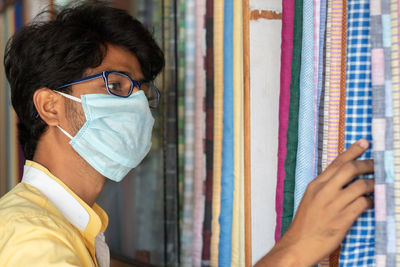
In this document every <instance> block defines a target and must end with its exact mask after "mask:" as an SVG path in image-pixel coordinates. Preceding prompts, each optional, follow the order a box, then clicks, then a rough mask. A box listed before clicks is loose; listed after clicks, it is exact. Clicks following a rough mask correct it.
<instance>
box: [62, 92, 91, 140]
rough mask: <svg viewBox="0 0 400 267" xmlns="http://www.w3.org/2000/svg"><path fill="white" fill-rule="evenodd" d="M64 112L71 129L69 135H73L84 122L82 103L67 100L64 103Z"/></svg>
mask: <svg viewBox="0 0 400 267" xmlns="http://www.w3.org/2000/svg"><path fill="white" fill-rule="evenodd" d="M65 113H66V117H67V120H68V124H69V127H70V130H71V135H72V136H75V135H76V134H77V133H78V131H79V130H80V129H81V128H82V126H83V124H84V123H85V122H86V118H85V113H84V111H83V108H82V105H81V104H80V103H75V102H74V101H72V100H69V101H67V103H66V105H65Z"/></svg>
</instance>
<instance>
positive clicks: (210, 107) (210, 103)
mask: <svg viewBox="0 0 400 267" xmlns="http://www.w3.org/2000/svg"><path fill="white" fill-rule="evenodd" d="M213 5H214V3H213V1H212V0H207V2H206V45H207V50H206V51H207V52H206V63H205V66H206V103H205V106H206V147H205V149H206V168H207V172H206V186H205V191H206V192H205V195H206V198H205V206H204V223H203V248H202V250H203V252H202V258H201V260H202V262H201V264H202V266H210V244H211V218H212V195H213V160H214V156H213V153H214V147H213V145H214V49H213V27H214V26H213V16H214V6H213Z"/></svg>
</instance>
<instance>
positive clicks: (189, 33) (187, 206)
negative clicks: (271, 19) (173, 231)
mask: <svg viewBox="0 0 400 267" xmlns="http://www.w3.org/2000/svg"><path fill="white" fill-rule="evenodd" d="M185 27H186V29H185V37H186V46H185V68H186V72H185V178H184V184H183V212H182V233H181V255H180V262H181V265H182V266H192V242H193V197H194V192H193V190H194V135H195V133H194V128H195V126H194V123H195V118H194V112H195V103H194V94H195V92H194V91H195V56H196V51H195V49H196V38H195V31H196V20H195V1H194V0H189V1H186V14H185Z"/></svg>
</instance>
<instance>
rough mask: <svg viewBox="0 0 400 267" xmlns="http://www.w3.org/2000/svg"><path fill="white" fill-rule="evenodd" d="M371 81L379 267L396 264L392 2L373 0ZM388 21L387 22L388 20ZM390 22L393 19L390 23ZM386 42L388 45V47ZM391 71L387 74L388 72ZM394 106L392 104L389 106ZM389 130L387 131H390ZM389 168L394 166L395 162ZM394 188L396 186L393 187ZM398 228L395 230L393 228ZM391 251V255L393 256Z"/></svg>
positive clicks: (377, 263) (376, 251)
mask: <svg viewBox="0 0 400 267" xmlns="http://www.w3.org/2000/svg"><path fill="white" fill-rule="evenodd" d="M370 15H371V62H372V64H371V83H372V97H373V98H372V106H373V117H372V126H371V127H372V140H373V144H374V145H373V150H372V155H373V158H374V169H375V173H374V175H375V208H376V212H375V240H376V244H375V257H376V260H375V261H376V266H378V267H380V266H395V255H394V253H390V249H389V247H388V244H389V243H388V237H387V233H388V231H387V227H388V226H389V225H388V220H387V217H388V216H392V217H393V215H394V210H393V209H392V211H389V209H391V207H393V204H394V203H391V205H388V203H387V197H390V196H388V194H387V193H386V191H387V190H388V188H389V187H393V184H390V183H389V184H388V185H387V181H386V172H385V151H387V152H393V137H392V133H390V132H389V131H390V129H391V127H390V126H389V127H388V126H387V123H392V118H391V117H388V116H387V114H389V115H391V113H392V112H391V110H390V111H388V110H387V109H388V108H390V107H385V103H386V102H387V98H389V99H391V94H390V95H386V92H387V91H388V90H389V88H388V87H389V86H390V85H391V67H390V60H391V58H390V56H391V49H390V42H386V43H384V36H385V35H389V36H390V27H384V24H385V17H386V18H389V20H390V4H389V1H386V0H381V1H377V2H375V3H371V6H370ZM386 23H387V22H386ZM389 25H390V22H389ZM385 45H386V47H385ZM387 72H388V73H387ZM390 106H391V105H390ZM387 131H388V132H387ZM390 168H391V169H393V166H392V164H390ZM392 189H393V188H392ZM394 230H395V229H394ZM390 254H392V255H390Z"/></svg>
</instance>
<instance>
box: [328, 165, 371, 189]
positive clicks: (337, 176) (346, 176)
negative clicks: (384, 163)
mask: <svg viewBox="0 0 400 267" xmlns="http://www.w3.org/2000/svg"><path fill="white" fill-rule="evenodd" d="M373 172H374V161H373V160H372V159H367V160H353V161H348V162H346V163H345V164H343V165H342V166H341V167H340V168H339V169H338V170H337V171H336V173H334V174H333V175H332V178H331V179H330V180H329V181H328V184H331V185H329V186H331V188H336V189H342V188H343V187H344V186H346V185H347V184H348V183H350V182H351V181H352V180H353V179H354V177H356V176H359V175H361V174H368V173H373Z"/></svg>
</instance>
